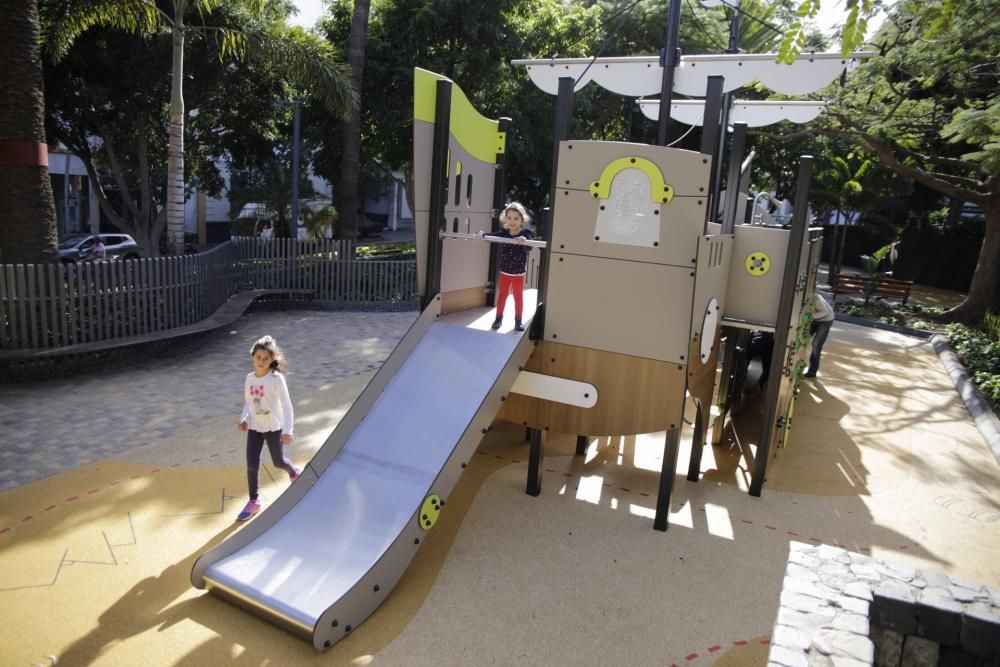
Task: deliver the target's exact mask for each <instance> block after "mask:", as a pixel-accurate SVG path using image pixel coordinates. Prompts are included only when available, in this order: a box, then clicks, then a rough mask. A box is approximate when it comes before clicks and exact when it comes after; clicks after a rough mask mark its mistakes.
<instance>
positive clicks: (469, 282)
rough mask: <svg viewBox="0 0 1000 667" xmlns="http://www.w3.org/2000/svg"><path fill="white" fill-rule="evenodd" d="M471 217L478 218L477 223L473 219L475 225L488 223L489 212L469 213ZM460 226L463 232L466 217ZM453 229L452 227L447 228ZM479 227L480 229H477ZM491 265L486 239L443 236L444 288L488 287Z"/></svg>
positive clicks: (442, 268) (442, 287)
mask: <svg viewBox="0 0 1000 667" xmlns="http://www.w3.org/2000/svg"><path fill="white" fill-rule="evenodd" d="M467 217H468V218H469V219H470V220H475V218H477V217H478V218H479V223H478V225H477V224H476V223H475V222H473V226H474V227H476V226H478V227H481V226H482V225H484V224H488V221H489V216H486V215H483V214H479V215H478V216H475V215H470V216H467ZM462 225H463V227H462V228H460V231H461V232H462V233H469V232H466V231H465V229H464V225H465V221H463V222H462ZM448 230H449V231H451V227H450V226H449V228H448ZM476 231H478V229H477V230H476ZM489 268H490V246H489V243H487V242H485V241H473V240H469V239H449V238H444V239H442V240H441V291H442V292H453V291H456V290H463V289H467V288H469V287H485V285H486V283H487V281H488V274H489Z"/></svg>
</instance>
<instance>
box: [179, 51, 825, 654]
mask: <svg viewBox="0 0 1000 667" xmlns="http://www.w3.org/2000/svg"><path fill="white" fill-rule="evenodd" d="M546 62H548V61H546ZM555 62H556V61H553V62H552V63H551V64H550V67H551V68H552V69H553V70H558V69H559V67H557V66H556V64H555ZM567 67H568V66H567ZM647 68H648V67H647ZM603 69H610V64H609V67H608V68H603ZM757 69H760V67H758V68H757ZM557 73H558V72H557ZM757 76H758V78H764V77H765V76H766V75H765V74H760V75H757ZM582 78H583V76H582V75H580V77H579V78H578V79H577V80H576V81H575V82H574V79H573V78H570V77H567V76H558V77H557V83H556V91H557V92H558V96H559V98H558V100H557V104H556V107H557V111H556V129H555V141H554V151H553V154H554V157H553V174H554V178H553V182H552V193H553V197H552V200H551V201H552V217H551V220H550V221H549V226H548V228H547V229H544V230H543V233H542V235H541V236H542V238H543V239H544V240H543V241H542V242H541V243H537V244H535V245H537V246H538V247H539V248H544V250H542V255H541V263H540V269H539V277H538V288H537V291H532V292H531V293H529V294H526V299H525V301H526V311H525V313H524V320H525V322H526V323H527V324H528V326H529V331H530V333H528V332H517V331H513V330H510V329H509V328H504V329H501V330H500V332H499V333H493V332H491V331H490V330H489V323H490V322H491V321H492V319H493V312H492V306H493V305H494V304H493V303H492V300H493V298H494V297H493V290H492V285H493V278H494V276H495V274H496V262H495V257H494V253H493V252H492V250H491V248H492V245H491V244H489V243H483V242H480V241H473V240H472V239H474V238H478V232H482V231H489V230H491V229H492V227H493V224H494V219H495V216H496V213H497V211H498V209H500V208H501V206H502V204H503V202H504V193H505V191H506V186H505V178H506V170H505V166H506V156H507V140H508V136H509V133H510V131H511V124H510V121H509V120H508V119H500V120H498V121H493V120H489V119H486V118H483V117H482V116H480V115H479V114H478V113H477V112H475V110H474V109H473V108H472V106H471V104H469V102H468V100H467V99H466V98H465V96H464V94H462V92H461V90H460V89H458V88H457V86H454V84H453V83H452V82H451V81H449V80H447V79H446V78H444V77H442V76H439V75H436V74H433V73H431V72H426V71H424V70H419V69H418V70H417V71H416V72H415V76H414V87H415V95H414V173H415V176H416V192H415V193H414V194H415V202H416V206H415V216H416V225H417V240H418V258H419V259H418V291H419V293H420V295H421V309H422V312H421V315H420V317H419V318H418V320H417V321H416V322H415V323H414V325H413V326H412V328H411V329H410V331H409V332H408V333H407V334H406V336H405V337H404V338H403V340H402V341H401V342H400V344H399V345H398V346H397V348H396V349H395V350H394V352H393V353H392V355H391V356H390V357H389V359H388V360H387V361H386V362H385V363H384V364H383V366H382V367H381V369H380V370H379V371H378V373H377V374H376V375H375V377H374V378H373V379H372V381H371V382H370V383H369V385H368V386H367V387H366V389H365V390H364V392H363V393H362V395H361V396H360V397H359V399H358V400H357V401H356V402H355V403H354V405H353V406H352V407H351V409H350V411H349V412H348V413H347V415H345V417H344V418H343V419H342V421H341V422H340V423H339V424H338V426H337V428H336V429H335V430H334V432H333V433H332V434H331V435H330V437H329V438H328V440H327V441H326V443H325V444H324V445H323V447H322V448H321V449H320V451H319V452H318V453H317V454H316V456H315V457H314V458H313V460H312V461H311V462H310V463H309V465H308V466H307V468H306V469H305V471H304V472H303V474H302V475H301V477H300V478H299V479H298V480H296V481H295V482H294V483H293V484H292V486H291V487H290V488H289V490H288V491H286V493H284V494H283V495H282V496H281V497H280V498H279V499H278V500H277V501H276V502H275V503H274V504H273V505H271V506H270V507H268V508H267V509H266V510H265V511H264V512H263V513H262V514H260V515H259V516H258V517H257V518H256V519H255V520H254V521H253V522H252V523H250V524H249V525H248V526H247V527H245V528H244V529H243V530H241V531H240V532H239V533H237V534H236V535H234V536H232V537H231V538H229V539H228V540H226V541H225V542H224V543H222V544H221V545H219V546H217V547H215V548H213V549H211V550H209V551H207V552H206V553H204V554H203V555H202V556H201V557H200V558H199V559H198V561H197V562H196V563H195V565H194V568H193V570H192V574H191V579H192V582H193V584H194V585H195V586H196V587H199V588H207V589H209V590H210V591H211V592H212V593H214V594H216V595H218V596H220V597H222V598H224V599H227V600H229V601H231V602H233V603H235V604H237V605H240V606H242V607H244V608H246V609H248V610H249V611H251V612H253V613H255V614H257V615H260V616H262V617H263V618H266V619H267V620H269V621H271V622H274V623H275V624H277V625H279V626H281V627H284V628H286V629H288V630H290V631H291V632H293V633H295V634H298V635H300V636H302V637H303V638H305V639H308V640H310V641H311V642H312V643H313V645H314V647H315V648H316V649H318V650H323V649H326V648H329V647H330V646H332V645H333V644H335V643H336V642H337V641H339V640H340V639H342V638H343V637H344V636H345V635H346V634H347V633H350V632H351V631H352V630H353V629H354V628H356V627H358V625H359V624H360V623H361V622H362V621H364V620H365V619H366V618H367V617H368V616H369V615H371V613H373V612H374V610H375V609H376V608H377V607H378V605H379V604H380V603H381V602H382V601H383V600H384V599H385V597H386V596H387V595H388V594H389V593H390V592H391V590H392V588H393V586H394V585H395V584H396V582H397V581H398V580H399V579H400V577H401V576H402V574H403V572H404V571H405V570H406V567H407V566H408V564H409V563H410V561H411V560H412V558H413V556H414V555H415V554H416V551H417V549H418V548H419V546H420V544H421V543H422V541H423V536H424V534H425V533H426V531H428V530H430V529H431V528H432V527H433V526H434V523H435V521H436V518H437V516H438V515H439V513H440V512H441V511H442V508H443V507H444V506H445V504H446V502H447V498H448V494H449V493H450V491H451V490H452V488H453V486H454V484H455V482H456V480H457V479H458V476H459V475H460V474H461V472H462V470H463V469H464V468H465V467H466V465H467V462H468V460H469V458H470V457H471V455H472V454H473V453H474V452H475V450H476V448H477V446H478V443H479V441H480V439H481V438H482V434H483V433H485V432H486V431H487V430H488V428H489V426H490V424H491V423H492V422H493V420H494V419H495V418H496V417H500V418H503V419H507V420H510V421H513V422H515V423H520V424H522V425H524V426H526V427H528V429H529V434H530V436H529V440H530V443H531V444H530V456H529V464H528V482H527V491H528V493H529V494H532V495H537V494H538V493H540V490H541V482H542V475H541V473H542V460H543V455H544V443H545V438H546V434H547V433H548V432H550V431H559V432H564V433H575V434H578V451H579V449H580V445H582V444H585V442H586V438H587V436H594V435H629V434H638V433H649V432H659V431H666V439H665V443H664V455H663V463H662V471H661V475H660V483H659V494H658V498H657V503H656V516H655V519H654V527H655V528H657V529H659V530H666V528H667V517H668V513H669V503H670V495H671V491H672V487H673V479H674V470H675V468H676V462H677V461H676V459H677V449H678V442H679V434H680V429H681V428H682V427H683V423H684V411H685V405H686V401H687V399H688V397H690V398H691V401H692V404H693V405H694V408H695V413H696V418H695V423H694V427H695V428H694V432H695V435H694V443H693V445H692V457H691V462H690V464H689V474H688V478H689V479H691V480H697V479H698V475H699V469H700V456H701V449H702V447H703V444H704V440H705V436H706V434H707V432H708V430H709V427H710V425H711V416H712V410H711V409H710V408H711V405H712V404H713V401H714V397H715V395H716V389H717V378H719V377H720V376H721V378H722V379H721V382H719V383H718V396H719V402H720V403H721V405H722V408H723V411H725V410H727V409H729V407H730V406H731V401H730V399H729V396H731V395H732V394H734V393H735V392H737V391H739V386H738V384H739V381H740V380H739V369H738V365H739V354H737V351H738V348H737V343H736V340H737V338H738V336H736V335H734V334H733V330H734V329H743V330H746V329H749V328H757V329H768V328H770V329H771V330H773V331H774V332H775V340H776V342H775V350H776V352H777V353H776V354H775V355H774V359H773V361H772V368H771V377H772V378H773V379H774V380H775V381H772V382H770V383H769V385H768V392H767V403H766V406H767V407H766V409H765V414H764V418H763V420H762V427H761V428H762V436H761V438H760V441H759V442H758V446H757V453H756V455H755V457H754V462H753V468H754V473H753V479H752V482H751V485H750V492H751V494H753V495H760V492H761V486H762V485H763V481H764V471H765V469H766V464H767V460H768V456H769V452H771V451H773V450H776V449H777V447H778V446H779V445H783V444H786V443H787V434H788V428H789V426H790V423H791V414H792V406H793V402H794V393H795V387H796V385H797V383H798V381H799V379H800V378H801V373H802V370H803V369H804V362H803V359H804V355H805V354H806V353H807V350H808V345H809V336H808V324H809V317H808V311H807V304H808V302H809V299H810V298H811V295H812V290H813V287H814V281H815V266H816V262H817V261H818V250H819V238H818V235H816V234H814V233H810V232H808V230H807V220H806V209H807V199H808V187H809V176H810V166H811V158H809V157H804V158H803V159H802V161H801V164H800V168H799V180H798V184H797V192H796V197H795V207H794V211H795V214H794V216H793V219H792V224H791V226H790V228H788V229H783V228H777V227H768V226H765V225H745V224H738V223H739V222H740V221H741V219H742V218H741V216H742V214H741V213H739V211H740V210H745V206H746V196H745V195H744V196H741V194H740V192H741V187H740V184H744V183H746V182H747V179H748V173H749V166H750V162H751V161H750V160H747V161H746V162H744V161H743V151H744V142H745V131H746V124H745V123H736V124H735V125H734V128H735V131H734V133H733V147H732V150H731V156H730V160H729V163H730V169H729V174H728V179H727V182H728V183H730V184H733V185H734V186H735V187H733V186H731V187H729V188H728V190H727V197H726V204H725V205H724V206H722V205H721V202H720V199H721V195H720V192H719V184H720V182H721V179H720V178H719V173H720V172H719V171H718V170H719V169H720V164H721V161H720V154H719V150H718V147H719V146H720V145H721V144H722V143H724V142H723V141H721V140H720V137H724V136H725V133H724V132H722V131H721V130H722V129H723V128H725V127H726V122H725V114H724V113H723V106H724V105H723V103H722V90H723V87H722V83H723V82H722V77H721V76H718V75H713V76H712V77H711V78H710V79H709V80H708V82H707V86H706V90H707V92H708V95H707V100H706V103H705V114H704V116H705V128H706V131H705V132H704V133H703V141H702V150H701V151H698V152H696V151H689V150H681V149H675V148H669V147H665V146H652V145H644V144H631V143H620V142H596V141H577V140H570V139H569V138H568V137H567V136H566V131H567V127H568V120H569V116H570V113H571V109H572V93H573V86H574V85H578V84H579V83H580V80H582ZM612 78H616V77H612ZM720 210H721V212H722V221H721V222H716V219H717V214H718V212H719V211H720ZM595 315H599V316H595ZM720 364H721V373H720V370H719V366H720ZM723 416H724V415H723ZM721 423H722V419H717V420H716V421H715V424H716V427H717V430H718V427H719V425H720V424H721Z"/></svg>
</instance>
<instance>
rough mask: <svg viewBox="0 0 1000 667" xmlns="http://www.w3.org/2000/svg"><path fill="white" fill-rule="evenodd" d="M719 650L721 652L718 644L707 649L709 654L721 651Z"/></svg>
mask: <svg viewBox="0 0 1000 667" xmlns="http://www.w3.org/2000/svg"><path fill="white" fill-rule="evenodd" d="M721 650H722V647H721V646H719V645H718V644H716V645H715V646H709V647H708V652H709V653H715V652H717V651H721Z"/></svg>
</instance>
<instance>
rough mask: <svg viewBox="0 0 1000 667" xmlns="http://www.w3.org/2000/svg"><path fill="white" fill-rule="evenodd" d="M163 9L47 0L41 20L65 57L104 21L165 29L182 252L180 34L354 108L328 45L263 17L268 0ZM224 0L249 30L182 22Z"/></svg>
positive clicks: (170, 181) (177, 235)
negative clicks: (211, 38)
mask: <svg viewBox="0 0 1000 667" xmlns="http://www.w3.org/2000/svg"><path fill="white" fill-rule="evenodd" d="M170 4H171V6H172V9H173V12H172V14H168V13H166V12H165V11H163V10H162V9H160V7H159V6H158V4H157V3H156V2H155V0H89V1H86V0H85V1H83V2H80V1H79V0H72V1H71V0H49V1H48V2H46V4H45V7H46V9H47V11H46V13H45V15H44V18H45V21H44V24H45V29H46V30H45V42H46V48H47V50H48V51H50V52H51V54H52V55H53V57H55V58H58V57H60V56H61V55H63V54H65V53H66V51H67V50H68V49H69V48H70V46H71V45H72V42H73V40H74V39H75V38H76V37H77V36H78V35H80V34H81V33H83V32H84V31H85V30H87V29H89V28H91V27H94V26H107V27H113V28H117V29H121V30H126V31H129V32H133V33H136V34H140V35H151V34H155V33H157V32H159V31H161V30H170V33H171V37H172V39H173V68H172V71H171V88H170V129H169V134H170V136H169V143H168V148H167V194H166V217H167V239H168V247H169V248H171V249H172V251H173V252H174V253H175V254H183V253H184V199H185V181H184V116H185V110H184V89H183V86H184V39H185V36H186V35H187V34H188V33H189V32H192V31H202V32H211V33H215V35H216V37H217V39H218V40H219V44H220V50H221V54H222V57H224V58H225V57H235V58H254V59H259V60H263V61H268V62H270V63H271V64H272V65H275V66H277V67H281V68H283V69H284V70H285V71H286V72H287V75H288V76H289V78H290V79H292V80H294V81H296V82H297V83H299V84H300V85H302V86H303V87H304V88H306V89H310V90H312V91H313V92H314V94H316V95H317V96H318V97H319V98H320V99H322V100H323V101H324V103H325V104H326V106H327V107H328V109H330V110H331V111H332V112H333V113H336V114H339V115H342V116H344V117H345V118H346V117H347V115H348V114H349V113H350V111H351V110H352V109H354V108H356V107H357V94H356V93H355V92H354V91H353V89H352V88H351V81H350V78H349V77H348V75H347V72H346V71H345V69H344V66H343V64H342V63H341V62H340V61H339V60H337V58H336V57H335V53H334V50H333V47H332V46H330V45H329V44H328V43H327V42H325V41H323V40H321V39H320V38H318V37H317V36H315V35H312V34H310V33H307V32H305V31H304V30H302V29H301V28H288V27H287V26H285V25H284V23H283V22H276V21H273V20H269V17H270V16H272V12H271V9H272V7H271V4H272V3H270V2H267V1H266V0H241V1H240V2H232V1H231V2H229V3H224V2H223V0H171V3H170ZM223 5H227V7H228V9H229V10H230V11H241V12H245V14H246V17H247V18H248V19H249V20H250V25H251V26H252V27H251V28H250V29H249V30H245V31H235V30H230V29H226V28H219V27H212V26H206V25H191V24H188V23H186V17H187V15H188V13H189V11H191V10H196V11H197V12H198V14H199V15H200V16H201V17H205V16H207V15H209V14H211V13H212V12H213V11H214V10H216V9H218V8H220V7H222V6H223Z"/></svg>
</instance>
